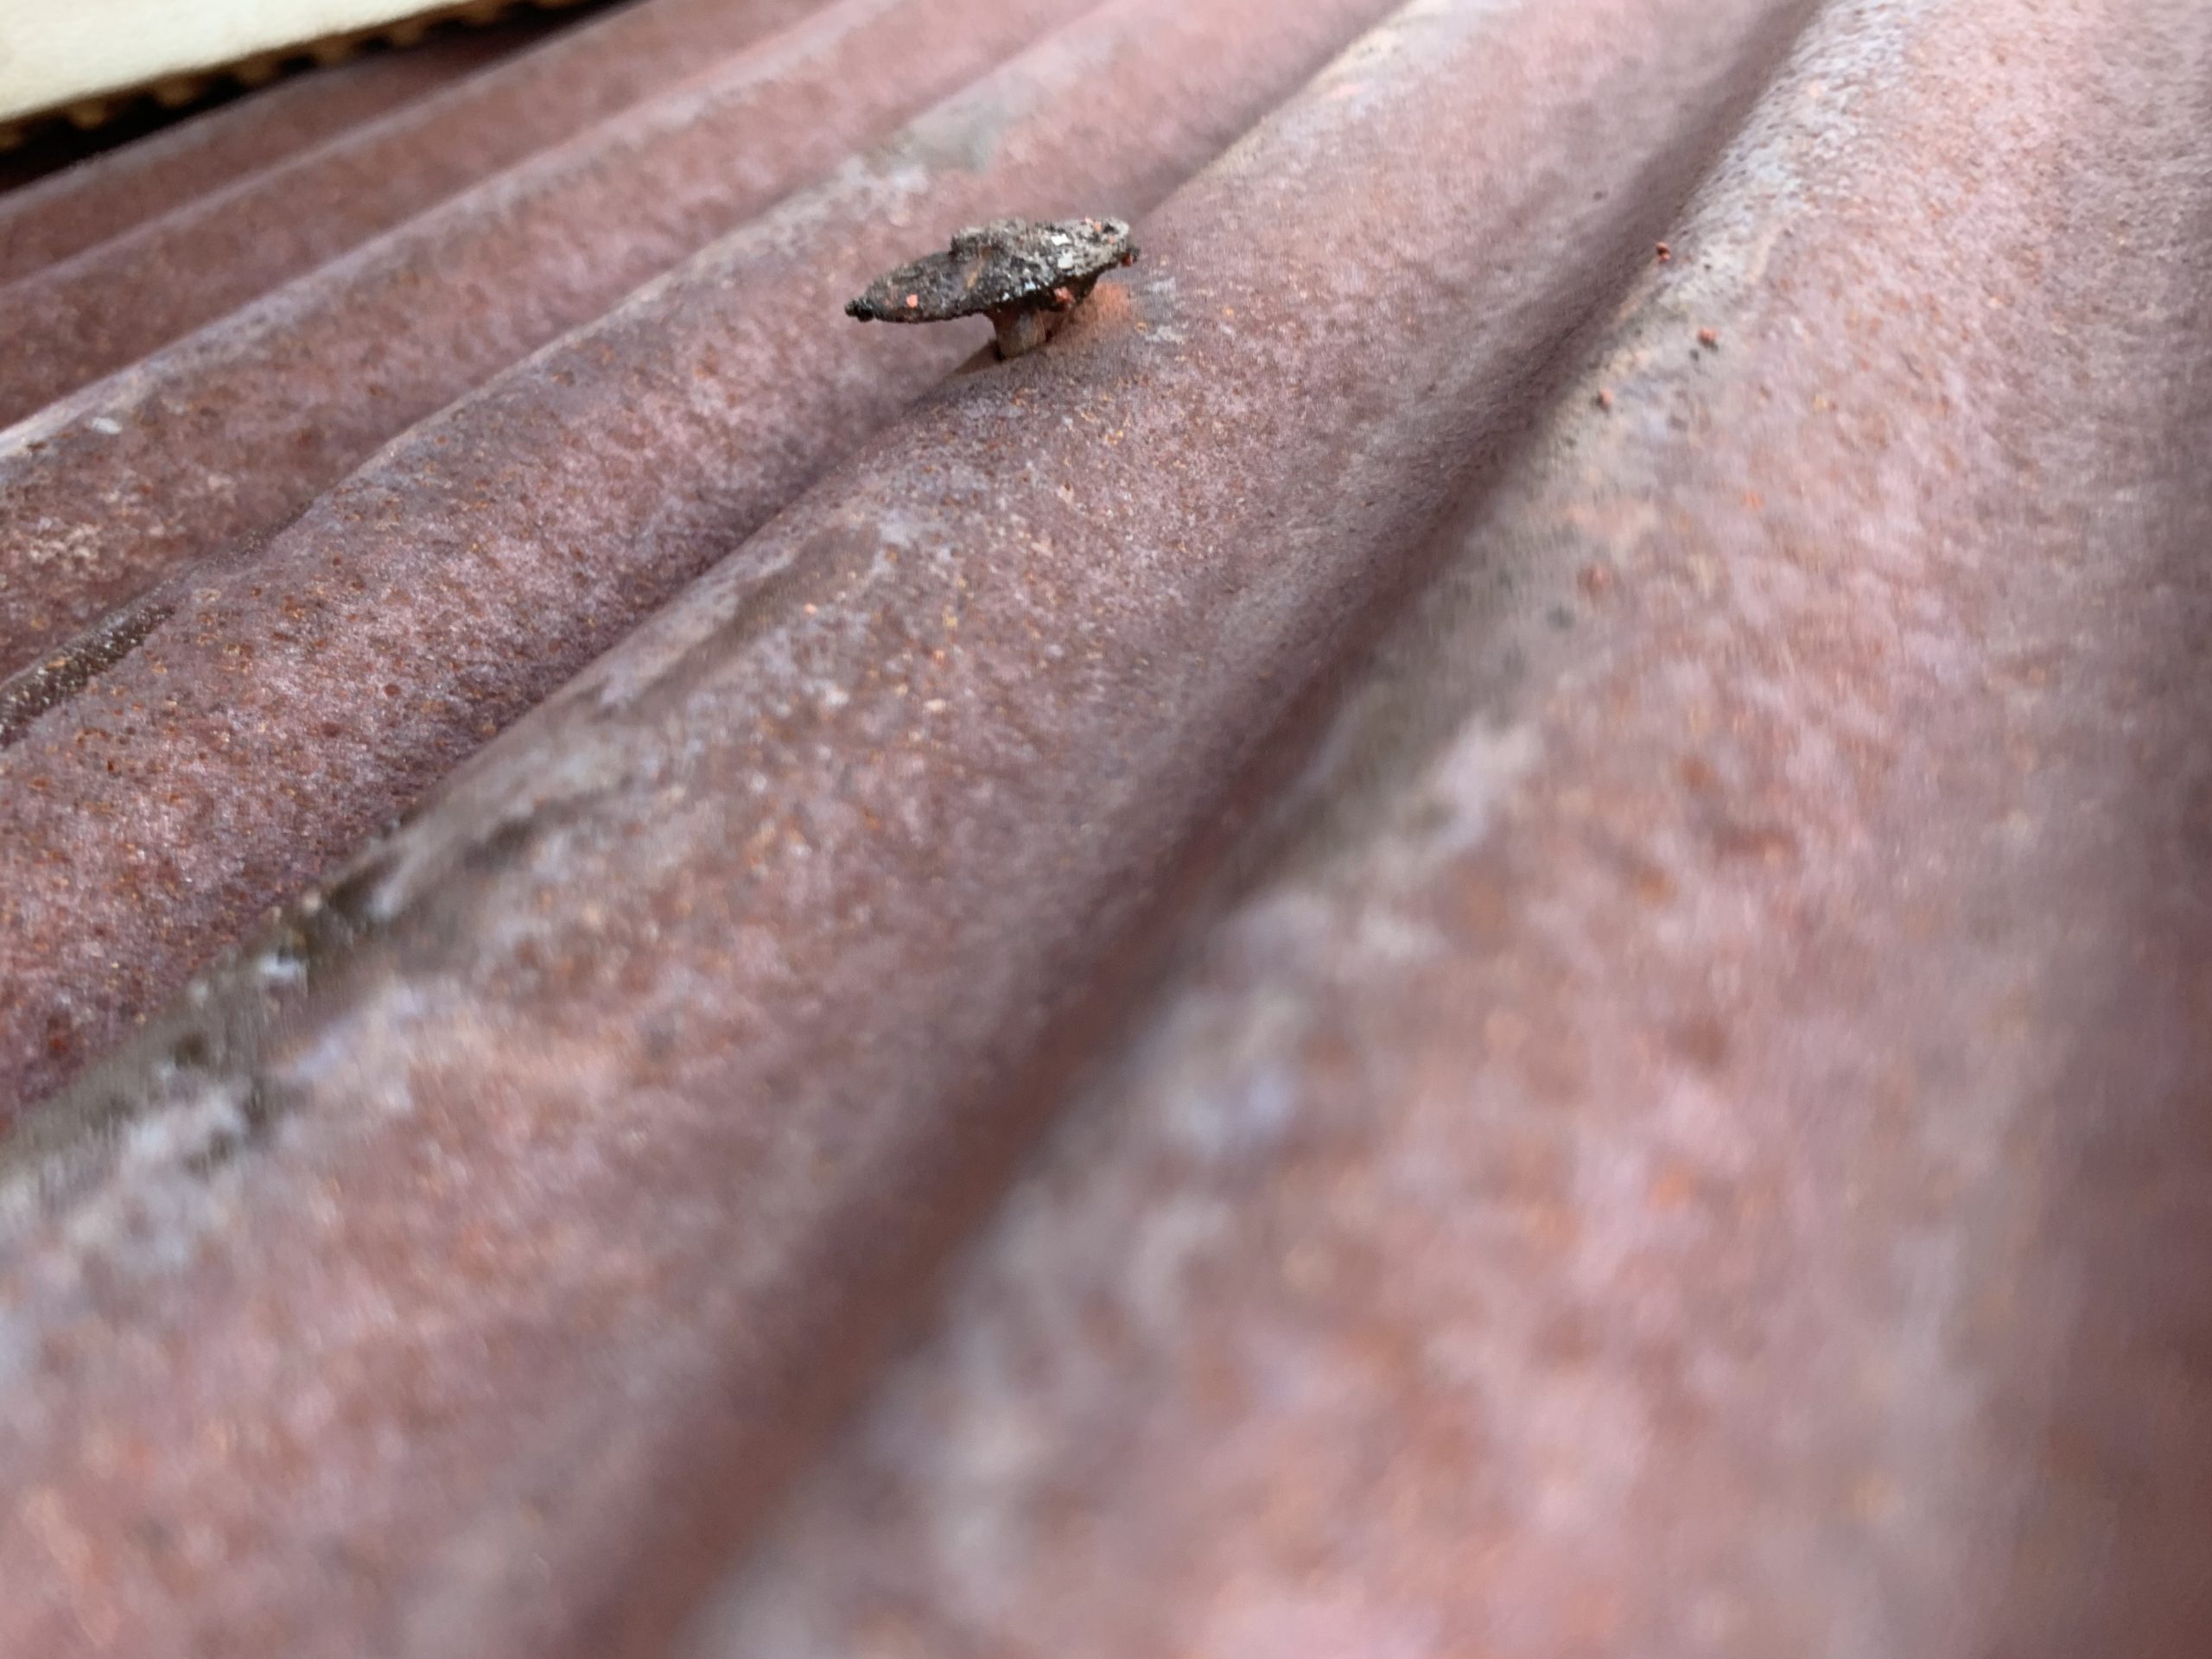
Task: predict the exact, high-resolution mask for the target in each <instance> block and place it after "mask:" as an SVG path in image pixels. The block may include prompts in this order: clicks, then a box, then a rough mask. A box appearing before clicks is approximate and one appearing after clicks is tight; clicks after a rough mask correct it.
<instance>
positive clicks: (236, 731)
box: [0, 0, 1383, 1101]
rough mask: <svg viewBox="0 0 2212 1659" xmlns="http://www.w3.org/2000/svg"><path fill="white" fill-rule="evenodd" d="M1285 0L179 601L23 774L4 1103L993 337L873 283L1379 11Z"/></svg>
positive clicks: (802, 217)
mask: <svg viewBox="0 0 2212 1659" xmlns="http://www.w3.org/2000/svg"><path fill="white" fill-rule="evenodd" d="M1162 3H1164V0H1162ZM1260 3H1261V0H1236V3H1233V4H1232V3H1216V4H1213V5H1210V6H1208V7H1206V8H1205V9H1203V10H1196V11H1191V10H1188V9H1187V8H1176V7H1172V6H1170V7H1168V8H1167V11H1169V12H1173V14H1174V15H1173V16H1167V15H1165V14H1164V13H1163V12H1162V11H1161V10H1160V9H1159V7H1158V6H1156V5H1147V6H1141V7H1124V8H1122V9H1121V10H1117V11H1116V12H1114V13H1112V14H1109V15H1107V16H1103V17H1102V18H1100V19H1099V21H1098V22H1097V24H1096V27H1090V26H1088V25H1078V26H1077V27H1076V28H1075V29H1071V30H1066V31H1063V32H1062V33H1061V34H1060V35H1057V36H1055V37H1053V38H1052V39H1051V40H1048V41H1045V42H1043V43H1042V44H1041V45H1040V46H1039V48H1037V49H1036V51H1035V52H1034V53H1033V54H1029V55H1026V56H1025V57H1023V58H1021V59H1018V60H1015V61H1014V62H1013V63H1011V64H1009V65H1007V67H1005V68H1004V70H1003V71H1002V72H1001V73H998V74H995V75H994V76H992V77H990V78H988V79H987V80H985V81H983V82H982V83H980V84H979V85H978V86H976V87H975V88H974V89H972V90H971V91H970V92H968V93H966V94H963V96H961V97H959V98H957V99H952V100H950V102H948V103H947V104H946V105H944V106H943V107H942V108H940V109H939V110H938V111H933V112H932V113H931V115H929V116H927V117H925V118H924V119H923V120H922V121H921V122H919V123H918V124H916V125H915V126H914V127H912V129H911V130H907V131H906V132H905V133H903V134H901V135H899V137H896V138H894V139H893V141H891V142H890V143H888V144H887V145H886V146H885V147H883V148H882V149H879V150H877V151H875V152H874V153H872V154H870V155H868V156H862V157H858V158H855V160H854V161H853V162H850V163H849V165H848V166H847V167H845V168H842V169H841V170H840V171H839V172H838V174H837V175H835V176H834V177H833V178H831V179H829V180H828V181H824V182H823V184H822V185H821V186H820V187H818V188H816V189H814V190H812V191H809V192H807V193H805V194H803V195H801V196H799V197H798V198H796V199H794V200H791V201H790V202H787V203H785V204H784V205H783V206H781V207H779V208H778V209H777V210H776V211H775V212H774V213H771V214H769V215H767V216H766V217H765V218H764V219H760V221H758V222H756V223H755V224H754V225H753V226H749V227H748V228H747V229H746V230H744V231H741V232H738V233H736V234H735V235H734V236H733V237H731V238H728V239H726V240H724V241H723V242H721V243H718V244H716V245H715V246H713V247H711V248H709V249H708V250H707V251H704V252H702V254H701V255H700V256H699V257H697V258H696V260H695V261H693V262H691V263H690V264H688V265H687V266H685V267H683V269H681V270H677V272H674V273H672V274H671V276H670V277H668V278H667V279H665V280H664V281H663V282H661V283H657V284H655V285H654V286H653V287H652V288H650V289H647V290H645V292H643V293H641V294H640V295H639V296H637V297H636V299H635V300H634V301H632V302H630V303H628V304H626V305H625V306H623V307H621V308H619V309H618V310H616V311H615V312H613V313H612V314H611V315H609V316H608V317H607V318H606V319H605V320H604V321H601V323H599V324H596V325H594V327H591V328H589V329H587V330H584V331H582V332H581V333H579V334H575V335H573V336H571V337H569V339H567V340H564V341H563V342H562V343H561V344H559V345H558V346H555V347H553V348H551V349H550V350H549V351H548V352H546V353H541V354H540V355H539V356H537V358H536V359H532V360H531V362H529V363H527V364H525V365H522V366H521V367H520V368H518V370H517V371H516V372H513V373H512V374H510V375H507V376H505V377H503V378H500V379H499V380H498V381H496V382H495V383H493V385H491V386H489V387H487V388H486V390H485V391H483V392H482V393H480V394H479V395H477V396H475V397H472V398H470V399H468V400H467V401H466V402H464V403H462V404H458V405H456V406H455V407H454V409H452V410H449V411H448V412H447V413H446V414H445V415H443V416H440V417H439V418H438V419H436V420H435V421H433V422H430V423H425V424H424V425H423V426H421V427H418V428H416V429H415V430H414V431H412V432H410V433H409V434H407V435H405V436H404V437H403V438H402V439H401V440H399V441H398V442H396V443H395V444H394V445H392V446H391V448H388V449H386V450H385V453H384V454H382V455H381V456H379V457H378V461H376V463H375V464H374V465H372V467H368V468H365V470H364V471H362V472H361V473H359V474H357V475H356V476H355V477H353V479H351V480H348V481H347V482H346V484H344V485H342V486H340V487H339V488H337V489H335V490H334V491H332V492H331V493H329V494H327V496H325V497H324V498H322V499H321V500H320V501H319V502H318V503H317V504H316V505H315V507H314V509H313V510H312V511H311V512H308V514H306V515H305V516H304V517H303V518H301V520H300V521H299V522H298V523H297V524H295V525H294V526H293V527H291V528H290V529H289V530H288V531H286V532H285V533H284V534H283V536H281V537H278V538H277V540H276V541H275V542H274V543H272V544H271V545H270V547H269V548H268V549H267V550H265V551H264V553H263V554H262V555H261V556H258V557H257V558H256V559H254V560H252V561H251V562H250V563H244V564H241V565H240V566H238V567H237V568H235V569H229V570H226V571H221V572H216V573H212V574H207V575H205V576H204V577H202V576H195V577H194V578H192V579H190V581H189V582H188V585H187V587H186V588H184V589H183V590H182V591H181V592H180V593H179V594H178V595H177V600H178V604H177V608H176V610H175V613H174V614H173V615H172V616H171V617H170V618H169V619H168V621H167V622H165V623H164V624H163V625H162V626H161V627H159V628H158V629H156V631H155V632H153V634H152V635H151V636H150V637H149V638H148V639H146V641H145V643H144V644H143V645H141V646H140V647H139V648H138V649H137V651H136V652H133V653H132V654H131V655H130V656H129V657H128V658H124V660H123V661H122V662H121V663H120V664H118V665H117V666H115V667H113V668H111V669H110V670H108V671H106V672H105V673H104V674H102V675H101V676H100V677H99V679H98V680H97V681H95V682H94V683H92V686H91V687H90V688H89V689H88V690H87V691H86V693H85V694H83V695H81V696H79V697H78V698H77V699H76V700H75V701H74V702H72V703H70V704H68V705H67V706H66V707H64V708H60V709H55V710H54V711H53V712H52V713H50V714H48V715H46V716H45V717H44V719H42V720H41V721H39V723H38V724H36V725H35V726H34V727H33V728H30V730H29V732H27V733H26V734H24V735H23V737H22V739H21V741H18V742H17V743H16V744H15V745H14V746H13V747H9V748H7V749H5V750H0V960H4V961H5V962H6V963H7V964H8V968H9V972H8V974H7V976H6V978H5V980H4V988H5V990H4V998H5V1000H4V1001H0V1099H9V1098H12V1099H14V1100H16V1101H22V1100H24V1099H28V1098H29V1097H31V1096H35V1095H36V1094H39V1093H41V1092H43V1091H44V1090H45V1089H46V1088H48V1087H50V1086H51V1085H52V1084H54V1082H56V1081H58V1080H59V1079H60V1077H62V1076H63V1075H64V1074H65V1073H66V1071H67V1070H68V1069H70V1068H71V1067H72V1066H73V1064H74V1062H75V1061H76V1060H77V1059H78V1058H81V1056H82V1055H83V1054H84V1053H85V1052H86V1051H87V1050H88V1049H89V1048H91V1047H93V1046H97V1045H99V1044H102V1043H104V1042H105V1041H107V1040H110V1039H111V1038H112V1037H113V1035H114V1034H115V1033H117V1032H118V1029H119V1028H120V1027H121V1026H122V1024H123V1023H124V1021H125V1020H128V1019H129V1018H130V1016H131V1015H133V1014H139V1013H143V1012H146V1011H148V1010H149V1009H151V1008H153V1007H156V1006H158V1004H159V1002H160V1001H165V1000H166V999H167V998H168V997H169V996H172V995H175V993H176V991H177V990H178V989H179V988H181V986H182V984H183V982H184V981H185V979H186V977H187V976H188V975H190V974H191V973H192V972H193V971H194V970H195V969H198V968H199V967H200V966H201V965H202V964H203V963H206V962H207V960H208V958H209V957H212V956H213V954H214V953H215V951H216V950H218V949H219V948H220V947H221V946H222V945H224V944H228V943H229V942H230V941H231V940H232V939H234V938H236V937H237V936H238V932H239V931H241V930H242V929H243V928H244V927H245V925H248V924H249V923H250V922H251V920H252V919H253V918H256V917H257V915H258V914H259V913H260V912H261V910H262V909H263V907H264V906H267V905H269V904H270V903H273V902H275V901H276V900H277V899H282V898H283V897H284V896H285V895H286V894H288V893H291V892H293V891H295V890H296V888H297V887H299V886H300V884H301V883H302V882H303V881H305V880H308V879H309V878H310V877H312V876H314V875H315V874H317V873H319V872H320V871H321V870H322V869H324V868H327V866H328V865H329V864H330V863H331V862H332V861H334V860H336V859H337V858H339V857H340V856H342V855H344V854H345V853H346V852H347V851H349V850H351V849H353V848H354V847H355V846H358V845H359V842H360V840H361V838H362V837H363V836H365V835H367V834H369V833H370V832H371V831H372V830H373V829H375V828H376V827H377V826H378V825H380V824H381V823H384V822H385V821H386V820H387V819H388V818H389V817H391V815H392V814H393V813H395V812H397V811H398V810H401V809H402V808H404V807H405V806H406V805H408V804H410V803H411V802H412V801H414V800H415V799H416V798H417V797H418V796H419V795H420V794H421V793H422V791H423V790H424V789H425V788H427V787H428V786H429V784H430V783H431V782H433V781H434V780H435V779H437V778H438V777H440V776H441V775H442V774H443V773H444V772H447V771H448V770H449V769H450V768H451V767H452V766H454V764H455V763H456V762H458V761H459V760H461V758H462V757H463V756H464V755H466V754H467V753H469V752H470V751H471V750H473V749H474V748H475V747H478V746H479V745H480V743H482V741H484V740H485V739H486V737H488V736H490V735H491V734H493V732H494V731H496V730H497V729H498V728H499V727H501V726H503V725H505V723H506V722H507V721H511V720H512V719H513V718H514V717H515V716H516V715H518V714H520V713H521V712H523V711H524V709H528V708H529V707H530V706H531V704H533V703H534V702H537V700H538V699H540V698H541V697H543V696H545V695H546V694H547V693H548V692H550V690H553V689H554V688H555V687H556V686H557V685H558V684H559V683H561V682H562V681H563V679H565V678H566V677H568V676H569V675H570V674H572V673H573V672H575V671H576V670H577V669H578V668H580V667H582V665H583V664H585V663H587V662H588V661H589V660H590V659H591V658H592V657H593V656H594V655H595V654H597V653H598V652H601V651H602V650H604V649H606V648H607V646H608V645H612V644H613V643H614V642H615V640H617V639H620V636H621V634H622V633H623V632H624V631H626V629H628V628H629V627H631V626H634V625H635V624H636V623H637V621H638V620H639V619H640V618H641V617H642V616H643V615H645V613H646V612H647V611H649V610H650V609H651V608H652V607H654V606H655V605H657V604H658V603H660V602H661V601H664V600H665V599H667V598H668V597H669V596H670V595H671V594H673V593H674V592H675V591H676V590H677V588H679V587H680V586H681V584H682V583H683V582H686V581H688V580H690V578H691V577H693V576H695V575H697V574H698V573H699V572H700V571H701V570H702V569H704V568H705V567H706V566H707V565H708V564H709V563H711V562H712V561H713V560H715V558H717V557H719V556H722V555H723V554H726V553H728V552H729V551H730V550H732V549H733V548H734V547H735V546H736V545H737V544H738V543H740V542H741V541H742V540H743V538H744V537H746V536H747V534H749V533H750V532H751V531H753V530H754V529H755V528H757V527H758V526H759V525H760V524H761V523H762V521H763V520H765V519H766V518H767V517H768V516H769V514H770V513H771V512H773V511H775V509H777V508H778V507H779V506H781V505H783V504H784V503H785V501H787V500H789V499H791V496H792V495H793V494H795V493H797V492H798V490H799V488H800V487H802V486H804V484H806V483H807V482H808V481H809V480H810V479H811V478H813V477H814V476H815V475H816V474H817V473H818V472H819V471H820V470H821V469H822V468H823V467H824V466H826V465H827V464H828V463H829V461H832V460H833V459H835V458H836V456H837V455H838V454H841V453H842V452H843V451H844V450H846V449H848V448H850V447H851V445H852V444H853V443H854V442H855V440H856V438H857V437H858V435H860V434H861V433H862V432H864V431H866V430H867V429H869V428H870V427H872V426H874V425H877V424H880V423H881V422H883V421H884V420H886V419H888V418H889V417H890V416H893V414H895V413H896V412H897V411H898V410H899V409H901V408H903V407H904V406H905V405H906V403H907V402H908V401H909V400H910V399H912V397H914V396H916V395H917V394H918V393H919V392H920V391H923V390H924V389H925V388H926V387H927V386H928V385H931V383H932V382H934V381H936V380H938V378H941V377H942V376H943V375H944V373H945V372H946V371H948V370H949V369H950V368H952V367H953V366H954V365H956V364H957V362H958V361H959V359H961V358H962V357H963V355H965V354H967V353H969V352H971V351H972V350H973V349H974V348H975V346H976V345H977V344H978V343H979V340H978V335H979V334H980V335H981V337H982V339H988V327H987V326H986V325H984V324H982V323H981V322H980V321H979V322H976V323H974V324H972V325H970V326H968V327H961V326H957V325H956V326H948V327H946V328H944V329H942V330H936V329H932V330H922V329H901V330H899V331H897V332H896V333H895V334H891V335H890V336H889V337H886V335H887V331H885V330H881V329H870V328H868V327H863V326H862V325H861V324H858V323H855V322H853V321H850V320H849V319H848V318H846V317H845V316H844V315H842V307H843V304H844V302H845V299H846V297H847V296H849V294H850V293H851V291H852V290H853V289H854V288H855V287H856V286H857V285H858V284H859V283H860V282H861V281H862V280H864V279H865V277H866V275H867V274H868V273H869V272H871V271H874V270H880V269H881V268H882V267H883V266H885V265H887V264H890V263H892V262H893V260H894V259H896V258H897V257H899V255H900V254H902V253H905V252H908V251H912V247H913V245H914V244H915V243H916V242H917V241H919V242H921V243H922V245H925V246H926V245H930V244H931V243H935V242H938V241H939V240H941V239H942V238H943V237H944V234H946V229H945V227H946V226H947V225H954V226H957V225H959V224H962V223H964V222H967V221H969V220H972V219H978V218H982V217H985V216H987V215H988V213H990V212H992V211H993V210H994V209H995V208H1000V207H1008V206H1011V207H1014V209H1016V210H1019V211H1025V212H1036V213H1043V214H1046V215H1050V214H1055V213H1075V212H1080V211H1086V210H1089V211H1108V210H1116V211H1121V212H1123V213H1128V212H1131V211H1134V210H1135V209H1138V208H1141V207H1147V206H1149V205H1151V204H1152V203H1154V202H1155V201H1157V200H1160V197H1162V196H1164V195H1165V194H1166V193H1167V192H1168V191H1169V190H1170V189H1171V188H1173V186H1174V185H1175V184H1176V183H1178V182H1179V181H1181V180H1182V179H1183V178H1185V177H1186V176H1187V175H1189V174H1190V173H1191V172H1192V170H1193V169H1194V168H1197V167H1198V166H1199V165H1200V164H1201V163H1202V162H1205V160H1206V159H1207V158H1208V157H1210V156H1212V155H1214V154H1216V153H1217V151H1219V150H1220V149H1221V148H1222V147H1223V146H1224V144H1226V143H1229V142H1230V140H1231V139H1232V138H1234V137H1236V134H1237V133H1238V132H1239V131H1241V130H1243V127H1244V126H1245V124H1247V123H1249V121H1250V120H1253V119H1255V118H1257V117H1258V116H1259V115H1260V114H1262V112H1264V111H1266V109H1267V108H1268V106H1269V105H1271V104H1273V103H1274V101H1276V100H1277V99H1280V98H1281V97H1282V96H1283V95H1285V94H1286V93H1287V92H1289V91H1291V90H1292V89H1293V88H1294V87H1295V86H1297V85H1298V83H1299V81H1300V79H1302V78H1303V77H1304V76H1305V75H1306V74H1307V73H1311V72H1312V71H1313V69H1314V68H1315V67H1318V66H1319V64H1320V63H1321V62H1323V61H1325V59H1326V57H1327V55H1328V54H1329V53H1330V52H1332V50H1333V49H1334V48H1337V47H1338V46H1340V45H1341V44H1342V43H1343V42H1344V40H1345V39H1347V38H1348V37H1349V36H1350V35H1351V34H1352V33H1354V32H1355V30H1356V29H1357V28H1358V27H1359V26H1360V24H1361V23H1363V22H1369V21H1371V20H1372V19H1373V18H1374V17H1375V16H1377V15H1379V13H1380V12H1381V11H1382V10H1383V6H1382V5H1381V3H1380V0H1332V3H1330V4H1327V5H1315V6H1310V7H1307V8H1306V9H1304V10H1302V11H1301V12H1300V16H1299V20H1298V22H1296V23H1295V24H1292V23H1290V22H1283V21H1281V20H1278V21H1277V22H1274V24H1272V25H1271V26H1270V27H1269V28H1268V29H1264V30H1261V29H1257V28H1256V22H1257V19H1258V16H1259V7H1260ZM1186 12H1187V15H1185V13H1186ZM1109 92H1110V93H1111V96H1110V98H1109V96H1108V93H1109ZM217 826H220V828H219V829H217Z"/></svg>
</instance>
